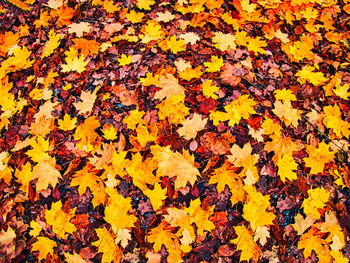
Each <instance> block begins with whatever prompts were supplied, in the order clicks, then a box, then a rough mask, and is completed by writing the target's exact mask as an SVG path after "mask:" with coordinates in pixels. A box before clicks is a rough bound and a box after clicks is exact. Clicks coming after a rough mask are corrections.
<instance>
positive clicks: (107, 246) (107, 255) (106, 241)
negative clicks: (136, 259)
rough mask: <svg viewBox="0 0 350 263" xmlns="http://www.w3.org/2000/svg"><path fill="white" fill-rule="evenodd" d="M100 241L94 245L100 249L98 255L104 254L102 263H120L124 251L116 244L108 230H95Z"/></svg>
mask: <svg viewBox="0 0 350 263" xmlns="http://www.w3.org/2000/svg"><path fill="white" fill-rule="evenodd" d="M95 231H96V233H97V236H98V238H99V240H97V241H95V242H93V243H92V245H93V246H95V247H97V248H98V253H102V263H110V262H112V261H113V260H114V262H116V263H119V262H120V260H121V257H122V251H121V250H120V249H119V247H118V246H117V245H116V244H115V241H114V237H113V235H112V234H111V233H110V232H109V231H108V230H107V229H106V228H98V229H95Z"/></svg>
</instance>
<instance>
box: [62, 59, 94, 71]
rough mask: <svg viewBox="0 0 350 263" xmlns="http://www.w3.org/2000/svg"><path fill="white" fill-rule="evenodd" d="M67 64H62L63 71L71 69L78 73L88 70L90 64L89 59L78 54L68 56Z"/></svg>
mask: <svg viewBox="0 0 350 263" xmlns="http://www.w3.org/2000/svg"><path fill="white" fill-rule="evenodd" d="M66 63H67V64H62V65H61V67H62V72H69V71H76V72H78V73H82V72H83V71H85V70H86V68H85V67H86V65H87V64H89V60H85V57H83V56H77V57H74V58H72V57H67V58H66Z"/></svg>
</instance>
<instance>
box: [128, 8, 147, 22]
mask: <svg viewBox="0 0 350 263" xmlns="http://www.w3.org/2000/svg"><path fill="white" fill-rule="evenodd" d="M125 16H126V18H127V19H128V20H129V21H130V22H131V23H133V24H136V23H140V22H141V21H142V19H143V17H144V16H145V14H144V13H141V12H136V11H135V10H131V11H130V12H129V13H127V14H126V15H125Z"/></svg>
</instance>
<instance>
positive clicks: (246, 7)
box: [240, 0, 257, 13]
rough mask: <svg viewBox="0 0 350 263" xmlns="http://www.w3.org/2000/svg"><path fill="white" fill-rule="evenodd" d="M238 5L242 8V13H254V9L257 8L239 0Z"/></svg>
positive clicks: (246, 1)
mask: <svg viewBox="0 0 350 263" xmlns="http://www.w3.org/2000/svg"><path fill="white" fill-rule="evenodd" d="M240 3H241V6H242V9H243V10H244V11H247V12H248V13H252V12H254V11H255V9H256V8H257V5H256V4H251V3H249V0H241V1H240Z"/></svg>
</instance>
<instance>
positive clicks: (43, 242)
mask: <svg viewBox="0 0 350 263" xmlns="http://www.w3.org/2000/svg"><path fill="white" fill-rule="evenodd" d="M54 247H57V244H56V242H55V241H53V240H51V239H49V238H48V237H37V241H36V242H35V243H34V244H33V246H32V251H39V257H38V258H39V260H42V259H45V258H46V257H47V255H48V254H51V255H52V256H53V248H54Z"/></svg>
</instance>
